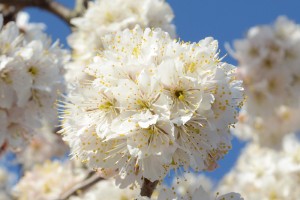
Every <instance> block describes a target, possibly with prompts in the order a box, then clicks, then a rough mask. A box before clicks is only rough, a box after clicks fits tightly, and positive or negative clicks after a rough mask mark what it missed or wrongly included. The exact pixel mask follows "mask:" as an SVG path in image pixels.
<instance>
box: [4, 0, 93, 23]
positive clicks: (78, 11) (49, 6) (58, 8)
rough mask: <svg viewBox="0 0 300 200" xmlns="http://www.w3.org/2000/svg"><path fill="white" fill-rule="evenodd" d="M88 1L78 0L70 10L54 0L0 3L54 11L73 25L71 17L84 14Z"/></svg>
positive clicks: (13, 0) (16, 0)
mask: <svg viewBox="0 0 300 200" xmlns="http://www.w3.org/2000/svg"><path fill="white" fill-rule="evenodd" d="M88 1H89V0H76V6H75V8H74V10H70V9H69V8H67V7H65V6H63V5H62V4H60V3H58V2H56V1H54V0H0V3H1V4H4V5H6V6H15V7H18V8H22V9H23V8H25V7H36V8H40V9H43V10H46V11H48V12H51V13H53V14H54V15H56V16H58V17H59V18H61V19H62V20H63V21H65V22H66V23H67V24H68V25H71V24H70V21H71V19H72V18H74V17H78V16H80V15H82V14H83V12H84V11H85V9H86V8H87V2H88Z"/></svg>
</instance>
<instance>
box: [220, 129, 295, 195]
mask: <svg viewBox="0 0 300 200" xmlns="http://www.w3.org/2000/svg"><path fill="white" fill-rule="evenodd" d="M299 185H300V138H299V135H298V136H297V135H295V134H291V135H288V136H286V137H285V138H284V141H283V149H282V150H281V151H275V150H272V149H270V148H262V147H260V146H259V145H257V144H255V143H252V144H250V145H249V146H248V147H247V148H246V149H245V150H244V152H243V153H242V155H241V157H240V158H239V160H238V163H237V165H236V166H235V167H234V168H233V170H232V171H231V172H230V173H229V174H227V175H226V176H225V178H224V179H223V180H222V181H221V183H220V185H219V188H218V190H217V191H219V192H222V193H226V192H230V191H235V192H239V193H240V194H241V195H242V196H243V197H244V198H245V199H247V200H257V199H262V200H269V199H274V200H275V199H276V200H277V199H280V200H281V199H289V200H298V199H299V196H300V191H299Z"/></svg>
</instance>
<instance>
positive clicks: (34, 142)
mask: <svg viewBox="0 0 300 200" xmlns="http://www.w3.org/2000/svg"><path fill="white" fill-rule="evenodd" d="M68 151H69V148H68V146H67V145H66V144H65V143H64V142H63V140H62V138H61V136H60V135H57V134H55V133H54V131H53V127H49V126H46V125H45V126H44V127H43V128H42V129H41V130H40V131H39V134H36V135H35V136H33V137H32V138H31V139H30V142H29V144H28V145H27V146H26V147H25V148H24V149H23V150H22V151H20V152H17V153H16V156H17V162H18V163H20V164H22V167H23V168H24V169H25V170H29V169H31V168H32V167H33V166H34V165H36V164H42V163H43V162H45V161H46V160H50V159H53V158H59V157H63V156H65V155H66V154H67V152H68Z"/></svg>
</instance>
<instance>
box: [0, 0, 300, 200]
mask: <svg viewBox="0 0 300 200" xmlns="http://www.w3.org/2000/svg"><path fill="white" fill-rule="evenodd" d="M55 5H56V6H55ZM26 6H36V7H40V8H42V9H46V10H47V11H50V12H52V13H53V14H55V15H57V16H59V17H60V18H61V19H63V20H65V21H66V22H67V23H68V24H69V25H70V27H71V29H72V33H71V34H70V35H69V36H68V38H67V40H68V44H69V46H70V47H71V52H72V53H71V54H69V51H68V50H65V49H63V47H62V46H61V45H60V44H59V42H54V43H53V42H52V40H51V39H50V37H49V36H48V35H47V34H46V33H45V32H44V30H45V27H46V25H44V24H33V23H29V22H28V20H29V16H28V14H26V13H23V12H19V11H20V10H21V9H23V8H25V7H26ZM0 10H1V11H3V12H2V15H3V16H4V19H3V17H2V15H1V16H0V156H2V155H5V154H6V153H7V152H8V151H9V150H13V151H14V154H13V155H14V156H15V158H14V159H15V161H16V163H17V164H18V167H19V168H20V169H21V173H23V174H22V176H21V177H20V180H18V183H17V184H15V185H14V186H13V184H12V182H13V181H12V180H13V178H15V177H13V176H11V173H10V171H13V170H8V171H7V169H5V168H2V167H0V200H2V199H5V200H10V199H19V200H27V199H37V200H54V199H55V200H58V199H60V200H67V199H69V200H83V199H89V200H93V199H95V200H96V199H99V198H100V197H101V199H103V200H104V199H107V200H112V199H113V200H118V199H121V200H124V199H128V200H129V199H137V200H150V199H151V200H179V199H181V200H198V199H200V200H243V197H244V198H245V199H247V200H257V199H272V200H273V199H274V200H275V199H276V200H277V199H278V200H279V199H284V200H285V199H291V200H297V199H299V195H300V193H299V191H298V187H299V185H300V178H299V177H300V171H299V170H300V157H299V152H300V138H299V134H297V131H299V128H300V126H299V124H300V123H299V120H300V112H299V111H300V104H299V100H300V93H299V89H300V67H299V66H300V26H299V25H298V24H296V23H295V22H293V21H291V20H289V19H288V18H286V17H283V16H281V17H279V18H278V19H277V20H276V22H275V23H274V24H272V25H262V26H255V27H253V28H251V29H250V30H249V31H248V33H247V35H246V38H244V39H239V40H235V41H234V45H233V46H234V50H231V49H229V48H228V50H229V51H230V54H231V55H232V56H233V57H234V58H236V59H237V61H238V67H235V66H233V65H231V64H228V63H227V62H225V61H224V57H221V56H220V50H219V46H218V41H217V40H215V39H214V38H213V37H206V38H204V39H202V40H200V41H198V42H194V43H192V42H183V41H182V40H180V39H178V38H177V34H176V31H175V30H176V28H175V25H174V24H173V18H174V13H173V10H172V8H171V7H170V5H169V4H168V3H167V2H166V1H164V0H126V1H124V0H94V1H88V0H76V3H75V7H74V9H73V10H72V9H68V8H67V7H64V6H63V5H61V4H60V3H58V2H56V1H54V0H49V1H48V0H47V1H46V0H45V1H44V0H43V1H36V0H33V1H32V0H22V1H21V0H20V1H19V0H13V1H7V0H3V1H2V0H1V1H0ZM244 88H245V94H244ZM58 90H59V91H60V92H58ZM62 99H63V100H62ZM57 110H58V114H57ZM237 121H238V123H237ZM236 123H237V124H236ZM233 128H235V129H233ZM231 131H232V132H233V133H234V135H235V136H237V137H239V138H241V139H247V140H249V142H248V144H247V147H246V148H245V149H244V150H243V152H242V154H241V156H240V158H239V159H238V162H237V164H236V166H234V167H233V169H232V170H231V171H230V172H229V173H228V174H227V175H225V177H224V178H223V179H222V180H221V181H220V182H219V183H218V184H217V185H216V184H214V183H212V182H211V180H210V179H208V178H207V177H206V176H204V175H196V174H199V173H200V172H207V171H213V170H215V169H216V168H217V167H218V161H219V160H220V159H222V158H223V157H225V156H226V154H227V153H228V152H229V150H230V149H231V148H232V147H231V139H232V135H231ZM67 154H70V157H71V158H70V160H69V159H68V160H64V157H65V155H67ZM61 158H62V160H64V161H62V160H60V161H59V160H58V159H61ZM56 159H57V160H56ZM0 164H1V163H0ZM221 167H222V166H221ZM171 171H174V172H175V175H174V177H173V181H170V182H169V184H167V183H166V182H165V180H166V177H167V176H168V175H169V174H170V172H171ZM182 172H184V173H182ZM169 178H170V177H169ZM235 192H238V193H235Z"/></svg>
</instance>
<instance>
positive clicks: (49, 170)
mask: <svg viewBox="0 0 300 200" xmlns="http://www.w3.org/2000/svg"><path fill="white" fill-rule="evenodd" d="M85 176H86V173H85V171H83V170H81V169H79V168H77V169H73V167H72V165H71V163H61V162H58V161H53V162H50V161H47V162H44V163H43V164H42V165H36V166H34V168H33V169H32V170H31V171H26V172H25V175H24V176H23V177H22V179H21V180H20V181H19V182H18V184H17V185H16V186H15V188H14V191H13V195H14V196H15V197H16V198H17V199H18V200H28V199H41V200H42V199H43V200H54V199H60V197H61V195H62V194H63V193H64V192H67V191H69V190H70V189H71V188H72V187H73V186H74V185H76V184H77V183H79V182H81V181H82V180H84V178H85Z"/></svg>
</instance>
